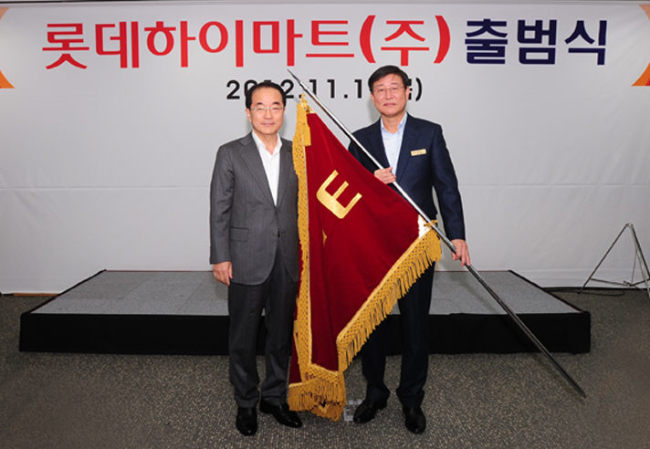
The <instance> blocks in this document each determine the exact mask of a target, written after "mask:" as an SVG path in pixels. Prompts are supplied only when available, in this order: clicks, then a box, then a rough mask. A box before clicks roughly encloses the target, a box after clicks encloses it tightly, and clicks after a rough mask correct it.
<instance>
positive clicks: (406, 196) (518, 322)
mask: <svg viewBox="0 0 650 449" xmlns="http://www.w3.org/2000/svg"><path fill="white" fill-rule="evenodd" d="M287 71H288V72H289V74H290V75H291V76H292V77H293V78H294V79H295V80H296V81H297V82H298V84H300V87H301V88H302V90H304V91H305V92H306V93H307V95H309V96H310V97H311V99H312V100H314V101H315V102H316V104H317V105H318V106H319V107H320V108H321V109H322V110H323V112H325V114H327V116H328V117H329V118H330V119H332V121H333V122H334V123H335V124H336V125H337V126H338V127H339V128H340V129H341V131H343V132H344V133H345V135H346V136H347V137H348V138H349V139H350V140H352V142H354V143H355V144H356V145H357V146H358V147H359V148H360V149H361V151H363V152H364V154H365V155H366V156H368V158H370V160H371V161H372V162H373V163H374V164H375V165H376V166H377V167H378V168H380V169H381V168H384V167H382V165H381V164H380V163H379V162H378V161H377V159H375V158H374V157H373V156H372V155H371V154H370V152H369V151H368V150H367V149H366V148H365V147H364V146H363V144H361V142H359V140H358V139H357V138H356V137H354V135H353V134H352V132H351V131H350V130H349V129H348V128H347V127H346V126H345V125H344V124H343V123H341V121H340V120H339V119H338V118H336V116H335V115H334V114H333V113H332V112H331V111H330V110H329V109H328V108H327V107H326V106H325V105H324V104H323V103H322V102H321V101H320V99H319V98H318V97H317V96H316V94H314V93H313V92H312V91H311V90H310V89H309V88H308V87H307V86H305V84H304V83H303V82H302V81H301V80H300V78H298V77H297V76H296V75H295V74H294V73H293V72H292V71H291V70H289V69H287ZM392 184H393V185H394V186H395V188H396V189H397V190H398V191H399V193H400V194H401V195H402V196H403V197H404V199H406V200H407V201H408V202H409V203H410V204H411V206H413V208H415V210H416V211H417V212H418V214H420V216H422V218H423V219H424V220H425V221H426V222H427V223H428V224H429V226H431V228H432V229H433V230H434V231H435V233H436V234H438V237H439V238H440V240H442V241H443V242H444V244H445V245H446V246H447V247H448V248H449V250H450V251H451V252H452V253H453V254H456V247H455V246H454V244H453V243H452V242H451V241H450V240H449V239H448V238H447V237H446V236H445V235H444V234H443V233H442V231H440V229H438V227H437V226H436V225H435V224H433V222H432V221H431V219H430V218H429V217H428V216H427V214H426V213H425V212H424V211H423V210H422V209H421V208H420V207H419V206H418V205H417V204H416V203H415V201H413V199H412V198H411V197H410V196H409V194H408V193H406V192H405V191H404V189H403V188H402V187H401V186H400V185H399V184H398V183H397V182H393V183H392ZM465 268H467V271H469V272H470V273H471V274H472V276H474V278H476V280H477V281H478V282H479V283H480V284H481V285H482V286H483V288H484V289H485V290H486V291H487V292H488V293H489V295H490V296H491V297H492V298H493V299H494V300H495V301H496V302H497V304H499V306H501V308H502V309H503V310H504V311H505V312H506V313H507V314H508V316H509V317H510V318H511V319H512V320H513V321H514V322H515V324H516V325H517V326H518V327H519V329H520V330H521V331H522V332H523V333H524V334H526V336H527V337H528V339H529V340H530V341H531V342H532V343H533V344H534V345H535V346H536V347H537V349H539V351H540V352H541V353H542V354H544V355H545V356H546V357H547V358H548V360H549V361H550V362H551V363H552V364H553V366H554V367H555V368H556V369H557V370H558V371H559V372H560V374H562V376H563V377H564V379H565V380H566V381H567V382H569V384H570V385H571V386H572V387H573V388H574V389H575V390H576V391H577V392H578V394H580V396H582V397H583V398H586V397H587V395H586V393H585V392H584V390H583V389H582V388H581V387H580V385H578V383H577V382H576V381H575V380H573V378H572V377H571V376H570V375H569V373H567V371H566V370H565V369H564V368H563V367H562V365H560V363H559V362H558V361H557V360H556V359H555V357H553V355H552V354H551V353H550V352H549V350H548V349H546V346H544V345H543V344H542V342H541V341H539V339H538V338H537V337H536V336H535V334H534V333H533V332H532V331H531V330H530V329H529V328H528V326H526V324H524V322H523V321H521V319H520V318H519V317H518V316H517V314H516V313H514V312H513V311H512V309H511V308H510V307H509V306H508V305H507V304H506V303H505V302H504V301H503V300H502V299H501V298H500V297H499V295H497V293H496V292H495V291H494V290H492V288H491V287H490V286H489V285H488V284H487V282H485V280H484V279H483V277H482V276H481V275H480V274H479V273H478V271H476V270H475V269H474V267H473V266H472V265H465Z"/></svg>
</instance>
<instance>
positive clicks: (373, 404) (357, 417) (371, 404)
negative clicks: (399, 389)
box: [354, 399, 386, 424]
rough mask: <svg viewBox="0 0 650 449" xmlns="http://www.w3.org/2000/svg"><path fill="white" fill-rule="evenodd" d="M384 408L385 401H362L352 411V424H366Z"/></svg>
mask: <svg viewBox="0 0 650 449" xmlns="http://www.w3.org/2000/svg"><path fill="white" fill-rule="evenodd" d="M385 408H386V400H385V399H384V400H383V401H371V400H369V399H364V400H363V402H362V403H361V404H359V406H358V407H357V409H356V410H355V411H354V422H355V423H357V424H363V423H367V422H368V421H371V420H372V419H373V418H374V417H375V415H377V411H379V410H382V409H385Z"/></svg>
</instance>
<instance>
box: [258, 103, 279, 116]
mask: <svg viewBox="0 0 650 449" xmlns="http://www.w3.org/2000/svg"><path fill="white" fill-rule="evenodd" d="M283 110H284V107H283V106H280V105H279V104H274V105H271V106H262V105H255V106H253V107H252V108H251V111H253V112H254V113H256V114H264V113H265V112H266V111H271V112H272V113H273V114H279V113H280V112H282V111H283Z"/></svg>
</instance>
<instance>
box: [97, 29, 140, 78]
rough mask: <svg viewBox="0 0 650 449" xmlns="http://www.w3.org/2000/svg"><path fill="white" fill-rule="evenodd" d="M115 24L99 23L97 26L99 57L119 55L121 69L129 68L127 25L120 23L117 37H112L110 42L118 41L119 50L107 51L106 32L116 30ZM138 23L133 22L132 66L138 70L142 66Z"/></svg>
mask: <svg viewBox="0 0 650 449" xmlns="http://www.w3.org/2000/svg"><path fill="white" fill-rule="evenodd" d="M115 26H116V25H115V24H114V23H98V24H96V25H95V50H96V52H97V54H98V55H119V56H120V68H123V69H124V68H127V67H128V66H129V63H128V43H127V38H128V36H127V23H126V22H120V23H119V28H118V34H117V36H110V37H109V38H108V40H111V41H117V42H118V49H117V50H107V49H106V45H105V42H104V36H105V34H104V32H105V30H107V29H108V28H115ZM138 36H139V33H138V22H131V66H132V67H134V68H137V67H139V66H140V53H139V46H138Z"/></svg>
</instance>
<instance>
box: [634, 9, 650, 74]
mask: <svg viewBox="0 0 650 449" xmlns="http://www.w3.org/2000/svg"><path fill="white" fill-rule="evenodd" d="M639 6H640V7H641V9H643V10H644V11H645V13H646V14H647V15H648V19H650V5H639ZM632 85H633V86H650V63H648V67H646V68H645V71H644V72H643V74H642V75H641V76H640V77H639V79H638V80H636V83H634V84H632Z"/></svg>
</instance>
